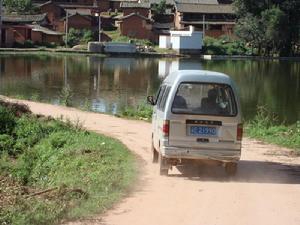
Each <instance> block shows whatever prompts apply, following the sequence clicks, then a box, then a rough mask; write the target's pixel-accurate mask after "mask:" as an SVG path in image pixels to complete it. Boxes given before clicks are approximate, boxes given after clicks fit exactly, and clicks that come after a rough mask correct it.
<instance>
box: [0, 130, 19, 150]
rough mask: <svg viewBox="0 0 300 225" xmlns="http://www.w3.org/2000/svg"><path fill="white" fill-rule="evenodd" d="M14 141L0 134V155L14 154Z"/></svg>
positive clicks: (8, 136)
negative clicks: (5, 153)
mask: <svg viewBox="0 0 300 225" xmlns="http://www.w3.org/2000/svg"><path fill="white" fill-rule="evenodd" d="M14 143H15V142H14V139H13V137H12V136H10V135H7V134H0V155H1V154H2V153H4V152H7V153H8V154H9V155H12V153H13V146H14Z"/></svg>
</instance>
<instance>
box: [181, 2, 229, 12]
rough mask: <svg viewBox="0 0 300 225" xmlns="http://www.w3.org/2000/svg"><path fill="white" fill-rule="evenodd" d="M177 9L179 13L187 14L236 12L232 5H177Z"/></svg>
mask: <svg viewBox="0 0 300 225" xmlns="http://www.w3.org/2000/svg"><path fill="white" fill-rule="evenodd" d="M176 9H177V11H179V12H185V13H219V14H221V13H224V14H234V10H233V7H232V5H231V4H218V5H208V4H183V3H176Z"/></svg>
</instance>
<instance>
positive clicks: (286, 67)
mask: <svg viewBox="0 0 300 225" xmlns="http://www.w3.org/2000/svg"><path fill="white" fill-rule="evenodd" d="M0 67H1V68H0V71H1V72H0V94H6V95H15V96H16V95H20V96H24V97H27V98H32V99H40V100H43V101H49V102H51V103H53V104H58V103H59V95H60V92H61V90H62V88H64V87H66V86H70V88H71V90H72V91H73V92H74V95H73V103H74V104H75V105H76V106H81V107H84V108H89V109H92V110H94V111H98V112H107V113H113V114H115V113H117V112H119V111H120V110H121V109H122V108H124V107H126V106H128V105H137V104H139V103H140V102H141V101H145V96H146V95H149V94H153V93H154V92H155V91H156V90H157V88H158V86H159V84H160V82H161V80H162V79H163V78H164V77H165V76H166V75H167V74H168V73H170V72H172V71H175V70H183V69H207V70H214V71H220V72H224V73H227V74H229V75H230V76H231V77H232V78H233V79H234V80H235V82H236V83H237V84H238V86H239V89H240V95H241V102H242V108H243V112H244V115H245V117H246V119H249V118H251V117H253V115H254V114H255V113H256V106H257V105H266V106H267V107H268V108H269V109H270V110H271V111H274V112H276V113H278V114H279V115H280V118H281V119H282V120H285V121H288V122H294V121H296V120H299V119H300V101H299V99H300V62H289V61H255V60H236V61H231V60H226V61H201V60H200V59H196V58H192V59H153V58H129V57H108V58H99V57H96V56H88V57H87V56H51V57H50V56H23V55H14V56H1V57H0Z"/></svg>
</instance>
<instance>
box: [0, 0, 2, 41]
mask: <svg viewBox="0 0 300 225" xmlns="http://www.w3.org/2000/svg"><path fill="white" fill-rule="evenodd" d="M0 47H2V0H0Z"/></svg>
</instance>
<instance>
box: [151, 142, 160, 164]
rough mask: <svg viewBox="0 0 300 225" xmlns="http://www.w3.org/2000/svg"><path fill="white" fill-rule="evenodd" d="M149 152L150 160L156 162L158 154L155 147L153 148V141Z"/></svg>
mask: <svg viewBox="0 0 300 225" xmlns="http://www.w3.org/2000/svg"><path fill="white" fill-rule="evenodd" d="M151 152H152V162H153V163H158V157H159V154H158V152H157V151H156V149H155V148H154V146H153V143H152V144H151Z"/></svg>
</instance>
